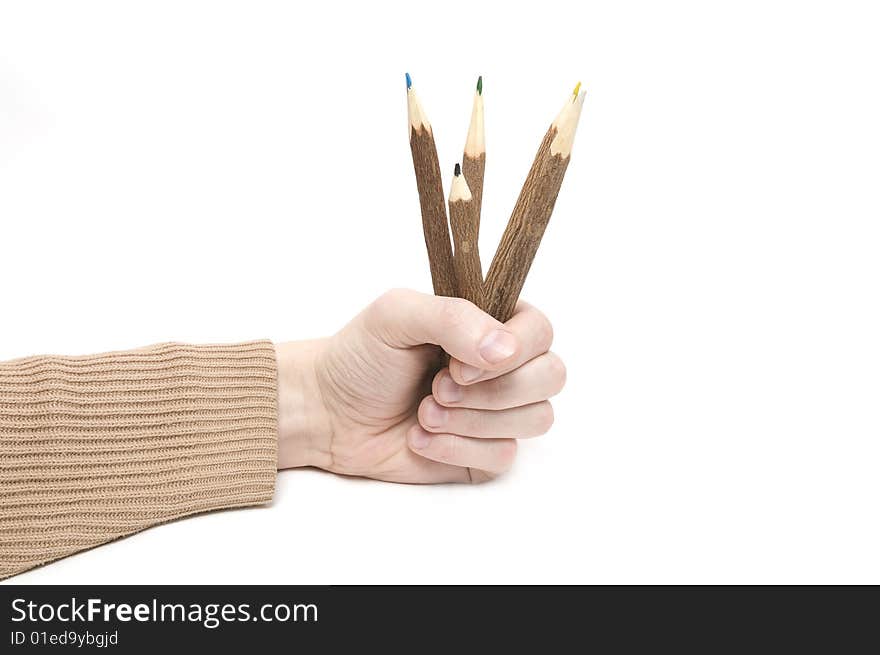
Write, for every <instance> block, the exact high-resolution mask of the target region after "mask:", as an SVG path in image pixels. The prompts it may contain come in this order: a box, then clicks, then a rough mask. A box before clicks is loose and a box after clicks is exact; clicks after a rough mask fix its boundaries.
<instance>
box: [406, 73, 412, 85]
mask: <svg viewBox="0 0 880 655" xmlns="http://www.w3.org/2000/svg"><path fill="white" fill-rule="evenodd" d="M406 88H407V89H410V88H412V78H411V77H410V76H409V73H407V74H406Z"/></svg>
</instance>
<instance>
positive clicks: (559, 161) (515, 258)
mask: <svg viewBox="0 0 880 655" xmlns="http://www.w3.org/2000/svg"><path fill="white" fill-rule="evenodd" d="M580 86H581V85H580V83H578V85H577V86H576V87H575V89H574V93H573V94H572V96H571V97H570V98H569V99H568V101H566V103H565V105H564V106H563V108H562V111H560V112H559V115H558V116H557V117H556V120H554V121H553V123H552V124H551V125H550V129H549V130H547V134H546V135H544V140H543V141H542V142H541V146H540V148H538V154H537V155H536V156H535V161H534V162H533V163H532V168H531V169H530V170H529V174H528V176H527V177H526V181H525V183H524V184H523V187H522V190H521V191H520V194H519V198H518V199H517V201H516V205H515V206H514V208H513V213H512V214H511V216H510V220H509V221H508V222H507V227H506V228H505V230H504V234H503V236H502V237H501V243H500V244H499V245H498V250H497V251H496V252H495V257H494V258H493V259H492V264H491V266H490V267H489V272H488V274H487V275H486V302H487V310H486V311H488V312H489V313H490V314H492V316H494V317H495V318H496V319H498V320H499V321H501V322H505V321H507V320H508V319H509V318H510V317H511V315H512V314H513V310H514V307H515V306H516V301H517V299H518V298H519V294H520V291H522V287H523V284H524V283H525V280H526V275H528V272H529V268H530V267H531V265H532V261H533V260H534V258H535V253H536V252H537V251H538V246H539V245H540V243H541V237H543V236H544V230H545V229H546V227H547V222H548V221H549V220H550V214H552V213H553V205H554V204H555V202H556V196H557V195H558V194H559V188H560V186H561V185H562V178H563V177H564V176H565V169H566V168H567V167H568V162H569V160H570V158H571V147H572V143H573V142H574V134H575V130H576V129H577V124H578V119H579V118H580V114H581V108H582V107H583V104H584V98H585V96H586V93H580V94H579V93H578V92H579V90H580Z"/></svg>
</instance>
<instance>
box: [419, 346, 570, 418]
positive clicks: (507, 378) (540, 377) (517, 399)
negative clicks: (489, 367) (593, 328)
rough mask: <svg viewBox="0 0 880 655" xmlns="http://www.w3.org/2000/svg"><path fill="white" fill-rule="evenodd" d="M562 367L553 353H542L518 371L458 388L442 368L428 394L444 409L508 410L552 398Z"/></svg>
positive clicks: (558, 388) (561, 377)
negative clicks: (431, 394) (430, 393)
mask: <svg viewBox="0 0 880 655" xmlns="http://www.w3.org/2000/svg"><path fill="white" fill-rule="evenodd" d="M565 377H566V373H565V364H563V363H562V360H561V359H560V358H559V356H558V355H556V354H555V353H544V354H543V355H539V356H538V357H535V358H534V359H533V360H532V361H530V362H526V363H525V364H523V365H522V366H520V367H519V368H518V369H515V370H513V371H511V372H510V373H507V374H506V375H502V376H500V377H497V378H494V379H492V380H484V381H483V382H477V383H476V384H468V385H461V384H458V383H457V382H456V381H455V380H453V379H452V376H451V375H450V374H449V369H447V368H444V369H443V370H442V371H440V372H439V373H438V374H437V375H436V376H434V383H433V386H432V388H431V392H432V393H433V395H434V399H435V400H436V401H437V402H438V403H440V404H441V405H445V406H446V407H469V408H471V409H510V408H511V407H522V406H523V405H530V404H532V403H538V402H541V401H542V400H547V399H548V398H552V397H553V396H555V395H556V394H558V393H559V392H560V391H562V387H563V386H565Z"/></svg>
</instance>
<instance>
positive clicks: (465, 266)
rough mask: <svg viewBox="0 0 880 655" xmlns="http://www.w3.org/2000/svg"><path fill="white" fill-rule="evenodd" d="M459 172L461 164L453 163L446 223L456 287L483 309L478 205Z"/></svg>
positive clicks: (484, 304) (460, 292) (484, 298)
mask: <svg viewBox="0 0 880 655" xmlns="http://www.w3.org/2000/svg"><path fill="white" fill-rule="evenodd" d="M461 172H462V171H461V166H459V165H458V164H456V165H455V175H454V176H453V178H452V189H451V191H450V192H449V224H450V226H451V227H452V239H453V241H454V243H455V253H454V255H453V263H454V266H455V282H456V288H457V289H458V295H459V297H461V298H465V299H466V300H470V301H471V302H472V303H474V304H475V305H476V306H477V307H479V308H480V309H485V308H486V297H485V295H484V293H483V268H482V265H481V264H480V251H479V248H478V245H477V212H478V211H479V208H478V207H477V202H476V198H475V197H474V195H473V194H472V193H471V190H470V189H469V188H468V183H467V181H466V180H465V178H464V175H462V174H461Z"/></svg>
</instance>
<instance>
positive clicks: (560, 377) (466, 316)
mask: <svg viewBox="0 0 880 655" xmlns="http://www.w3.org/2000/svg"><path fill="white" fill-rule="evenodd" d="M552 338H553V330H552V328H551V326H550V323H549V321H548V320H547V319H546V318H545V317H544V315H543V314H541V313H540V312H539V311H538V310H536V309H535V308H533V307H531V306H529V305H527V304H525V303H522V302H521V303H519V305H518V306H517V310H516V312H515V314H514V316H513V317H512V318H511V319H510V320H509V321H508V322H507V323H506V324H501V323H499V322H498V321H496V320H495V319H494V318H492V317H491V316H489V315H488V314H486V313H484V312H482V311H481V310H480V309H478V308H477V307H476V306H474V305H473V304H471V303H470V302H468V301H466V300H461V299H458V298H444V297H438V296H429V295H425V294H421V293H417V292H415V291H407V290H395V291H390V292H388V293H386V294H385V295H383V296H382V297H380V298H379V299H378V300H376V301H375V302H373V303H372V304H371V305H370V306H369V307H367V308H366V309H365V310H364V311H363V312H361V314H360V315H358V316H357V317H355V319H354V320H353V321H352V322H351V323H349V324H348V325H347V326H346V327H345V328H343V329H342V331H340V332H339V333H338V334H336V335H335V336H333V337H331V338H329V339H323V340H319V341H308V342H292V343H286V344H281V345H279V346H278V362H279V374H278V375H279V381H278V387H279V388H278V397H279V423H280V430H279V433H280V436H279V451H278V468H290V467H293V466H318V467H320V468H323V469H326V470H328V471H333V472H334V473H341V474H345V475H357V476H365V477H370V478H376V479H379V480H388V481H393V482H415V483H431V482H483V481H485V480H488V479H491V478H493V477H495V476H496V475H499V474H501V473H503V472H505V471H506V470H507V469H509V468H510V466H511V464H512V463H513V460H514V457H515V455H516V443H517V442H516V439H518V438H523V437H534V436H537V435H540V434H543V433H545V432H546V431H547V430H548V429H549V428H550V425H551V424H552V422H553V409H552V407H551V406H550V403H549V402H548V400H547V399H548V398H550V397H551V396H553V395H555V394H556V393H558V392H559V391H560V390H561V389H562V386H563V384H565V367H564V366H563V364H562V361H561V360H560V359H559V357H557V356H556V355H555V354H553V353H551V352H548V351H549V348H550V343H551V341H552ZM438 346H440V347H442V349H443V350H445V351H446V352H447V353H449V355H450V356H451V358H450V360H449V364H448V366H445V365H443V362H444V361H445V355H444V353H443V352H442V351H441V350H440V348H438ZM441 366H442V368H441ZM438 371H439V372H438Z"/></svg>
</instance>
